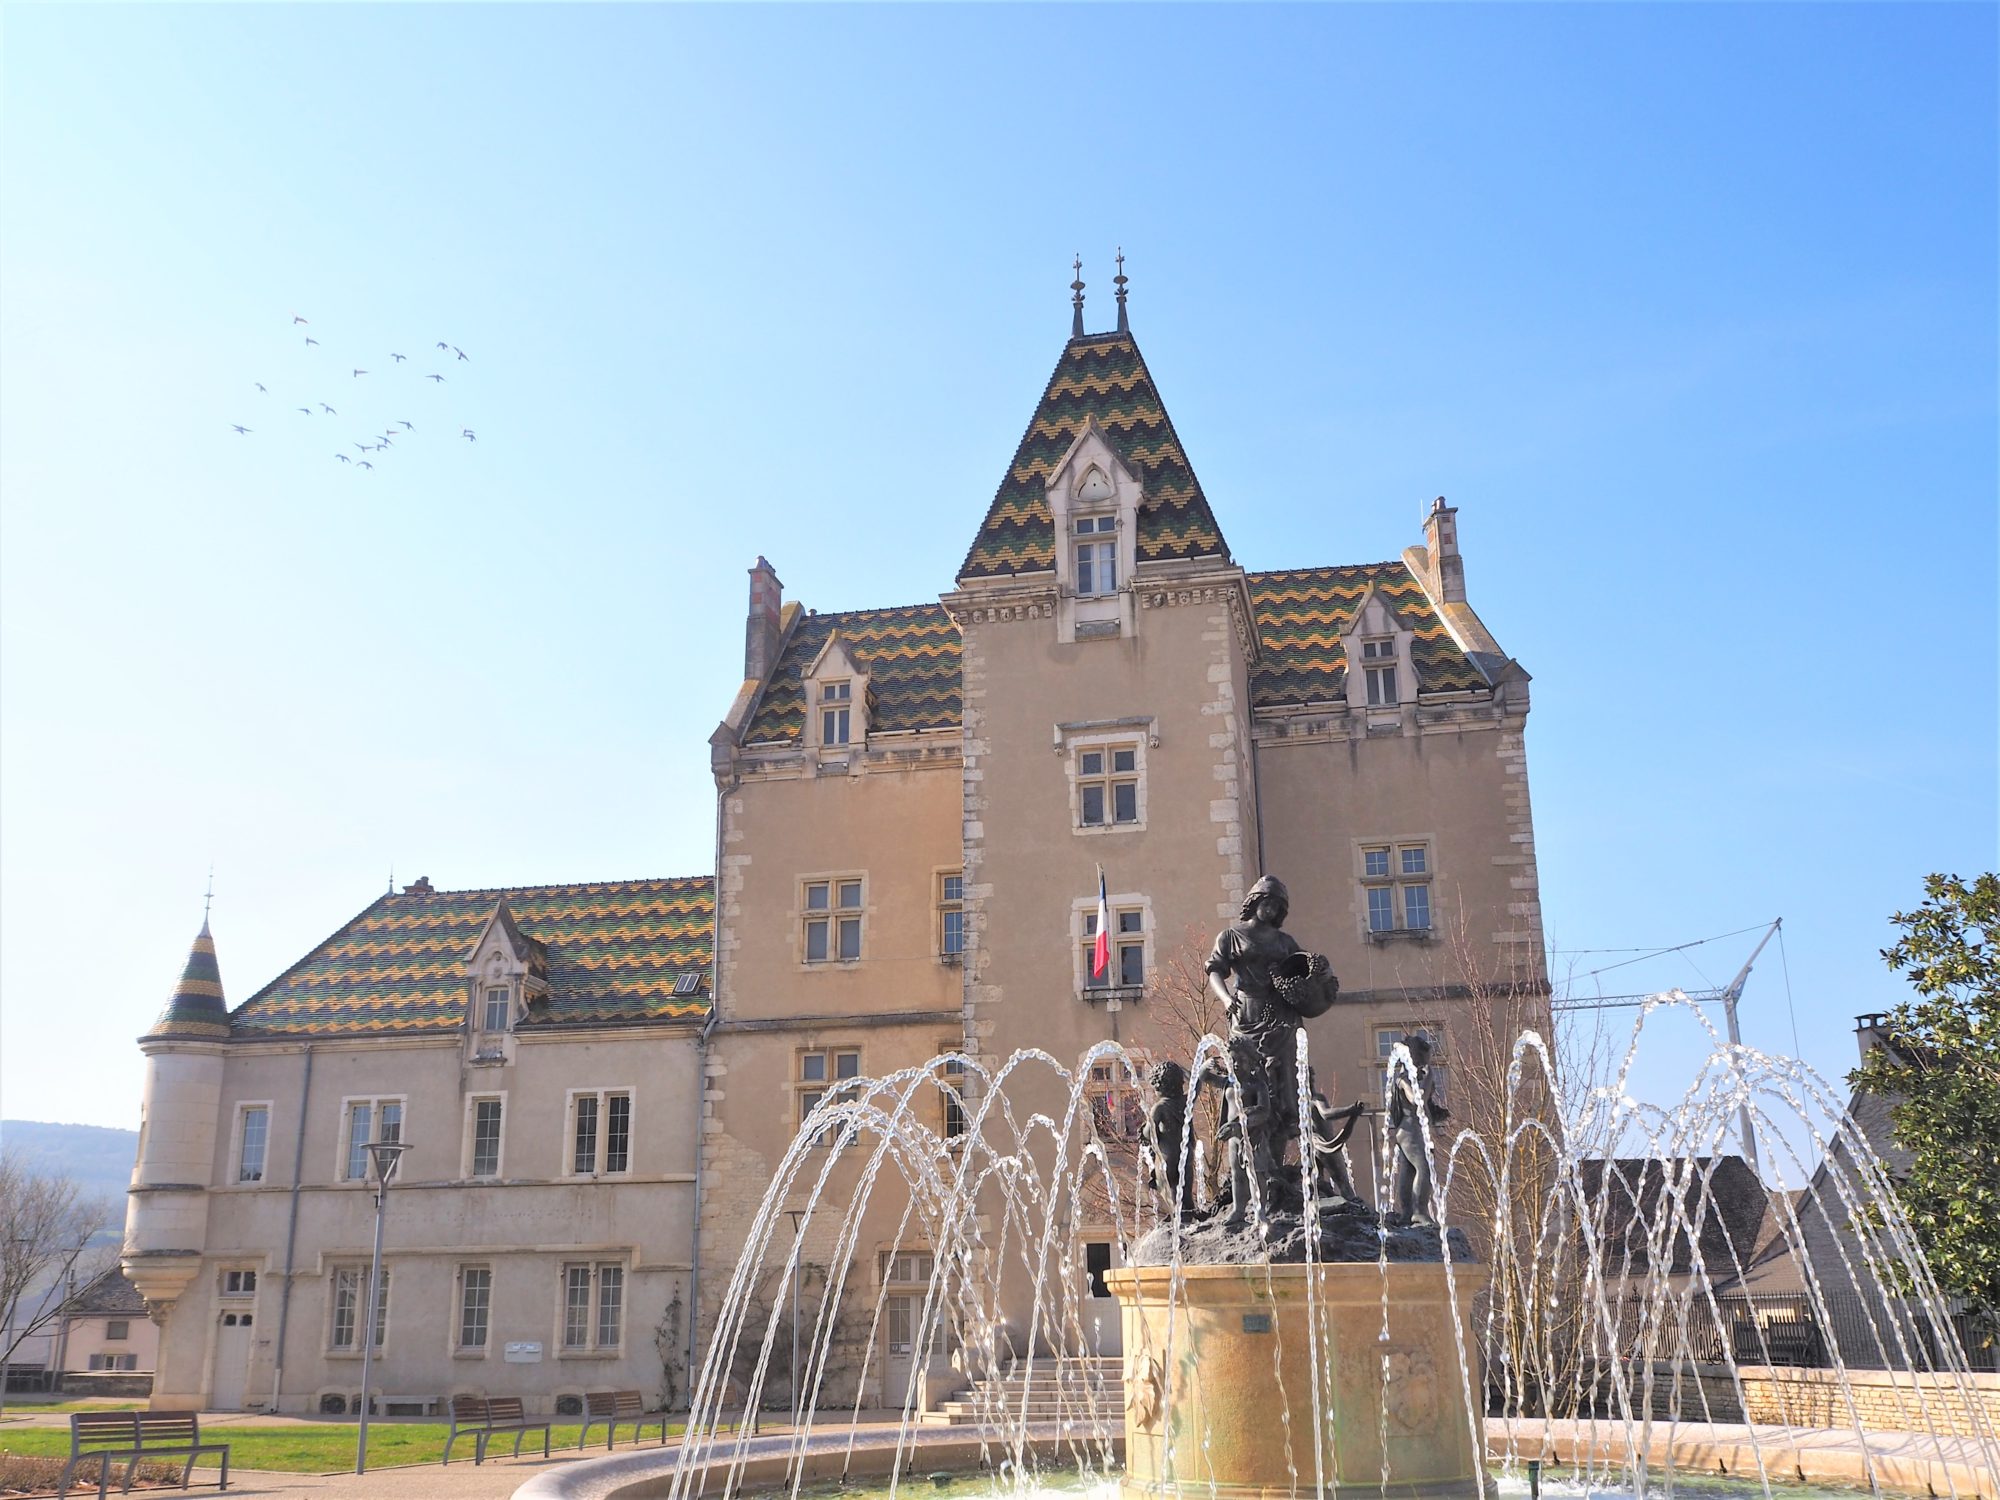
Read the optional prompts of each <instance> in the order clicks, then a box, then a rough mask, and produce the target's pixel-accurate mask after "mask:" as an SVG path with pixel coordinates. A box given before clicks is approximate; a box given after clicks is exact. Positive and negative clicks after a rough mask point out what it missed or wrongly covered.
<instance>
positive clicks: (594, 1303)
mask: <svg viewBox="0 0 2000 1500" xmlns="http://www.w3.org/2000/svg"><path fill="white" fill-rule="evenodd" d="M579 1271H581V1272H583V1273H584V1283H583V1284H584V1285H585V1286H586V1287H587V1289H588V1290H587V1292H586V1297H587V1300H586V1302H585V1304H584V1338H583V1339H582V1340H580V1341H579V1342H576V1343H571V1342H570V1338H569V1333H570V1318H569V1314H570V1292H571V1289H572V1288H573V1287H574V1286H575V1285H576V1284H577V1283H576V1279H575V1278H576V1273H577V1272H579ZM630 1272H631V1268H630V1267H629V1266H628V1265H627V1264H626V1263H625V1262H624V1261H622V1260H565V1261H563V1262H561V1263H560V1266H559V1268H558V1270H557V1273H556V1329H555V1334H556V1336H555V1347H556V1358H557V1359H612V1358H616V1357H617V1356H619V1355H621V1354H623V1353H624V1351H625V1320H626V1316H627V1314H628V1313H629V1312H630V1311H631V1307H632V1277H631V1274H630ZM607 1274H611V1275H615V1276H616V1278H617V1286H618V1311H617V1324H616V1327H615V1328H614V1330H613V1334H614V1337H613V1338H612V1339H610V1340H607V1339H605V1338H604V1322H605V1301H604V1290H605V1284H606V1277H607Z"/></svg>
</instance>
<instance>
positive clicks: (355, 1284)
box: [328, 1266, 389, 1349]
mask: <svg viewBox="0 0 2000 1500" xmlns="http://www.w3.org/2000/svg"><path fill="white" fill-rule="evenodd" d="M367 1284H368V1267H366V1266H340V1267H337V1268H336V1269H335V1270H334V1273H333V1318H332V1321H331V1324H330V1333H329V1336H328V1343H329V1344H330V1345H331V1347H333V1348H335V1349H359V1348H360V1347H361V1331H360V1318H361V1304H362V1288H363V1287H365V1286H367ZM388 1331H389V1268H388V1267H387V1266H384V1267H383V1268H382V1280H381V1283H380V1284H379V1285H378V1286H377V1287H376V1288H375V1347H376V1348H377V1349H380V1348H381V1347H382V1341H383V1340H384V1339H385V1338H386V1337H387V1336H388Z"/></svg>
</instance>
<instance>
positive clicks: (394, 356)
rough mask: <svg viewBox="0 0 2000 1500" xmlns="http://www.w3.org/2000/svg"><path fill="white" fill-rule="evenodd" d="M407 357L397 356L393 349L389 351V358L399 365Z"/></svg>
mask: <svg viewBox="0 0 2000 1500" xmlns="http://www.w3.org/2000/svg"><path fill="white" fill-rule="evenodd" d="M408 357H409V356H408V355H403V354H398V353H397V352H396V351H395V350H394V349H391V350H390V351H389V358H391V359H393V360H394V361H395V362H396V363H397V364H399V365H400V364H401V363H402V362H403V361H404V360H405V359H407V358H408Z"/></svg>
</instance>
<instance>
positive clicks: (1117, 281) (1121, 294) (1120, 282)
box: [1111, 245, 1132, 333]
mask: <svg viewBox="0 0 2000 1500" xmlns="http://www.w3.org/2000/svg"><path fill="white" fill-rule="evenodd" d="M1131 279H1132V278H1131V277H1129V276H1127V275H1126V274H1125V247H1124V246H1123V245H1120V246H1119V247H1118V274H1117V275H1116V276H1114V277H1112V278H1111V284H1112V285H1113V286H1115V287H1117V288H1118V331H1119V332H1120V333H1130V332H1131V331H1132V325H1131V324H1130V323H1128V322H1127V321H1126V320H1125V283H1126V282H1128V281H1130V280H1131Z"/></svg>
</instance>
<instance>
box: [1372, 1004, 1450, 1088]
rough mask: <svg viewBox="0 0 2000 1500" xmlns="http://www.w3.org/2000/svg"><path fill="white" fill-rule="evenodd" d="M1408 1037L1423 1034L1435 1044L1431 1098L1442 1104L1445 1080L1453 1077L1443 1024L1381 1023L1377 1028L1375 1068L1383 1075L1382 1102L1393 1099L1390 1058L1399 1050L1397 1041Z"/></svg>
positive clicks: (1432, 1049) (1433, 1049) (1432, 1052)
mask: <svg viewBox="0 0 2000 1500" xmlns="http://www.w3.org/2000/svg"><path fill="white" fill-rule="evenodd" d="M1406 1036H1420V1037H1423V1038H1424V1039H1425V1040H1426V1041H1428V1042H1429V1043H1430V1044H1431V1098H1432V1099H1433V1100H1434V1101H1435V1102H1437V1103H1439V1104H1442V1103H1444V1102H1445V1099H1444V1092H1445V1082H1446V1080H1447V1079H1449V1078H1450V1077H1451V1068H1450V1066H1449V1064H1448V1062H1447V1060H1446V1057H1445V1047H1444V1028H1443V1027H1442V1026H1428V1025H1426V1026H1419V1025H1415V1024H1411V1025H1407V1026H1378V1027H1376V1028H1375V1067H1376V1070H1377V1071H1378V1072H1379V1073H1380V1074H1381V1082H1380V1084H1379V1088H1380V1092H1381V1095H1382V1102H1383V1104H1384V1106H1385V1107H1386V1106H1387V1104H1388V1101H1389V1058H1390V1056H1391V1055H1392V1054H1393V1053H1394V1052H1395V1050H1396V1044H1397V1043H1398V1042H1400V1041H1402V1039H1403V1038H1404V1037H1406Z"/></svg>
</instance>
